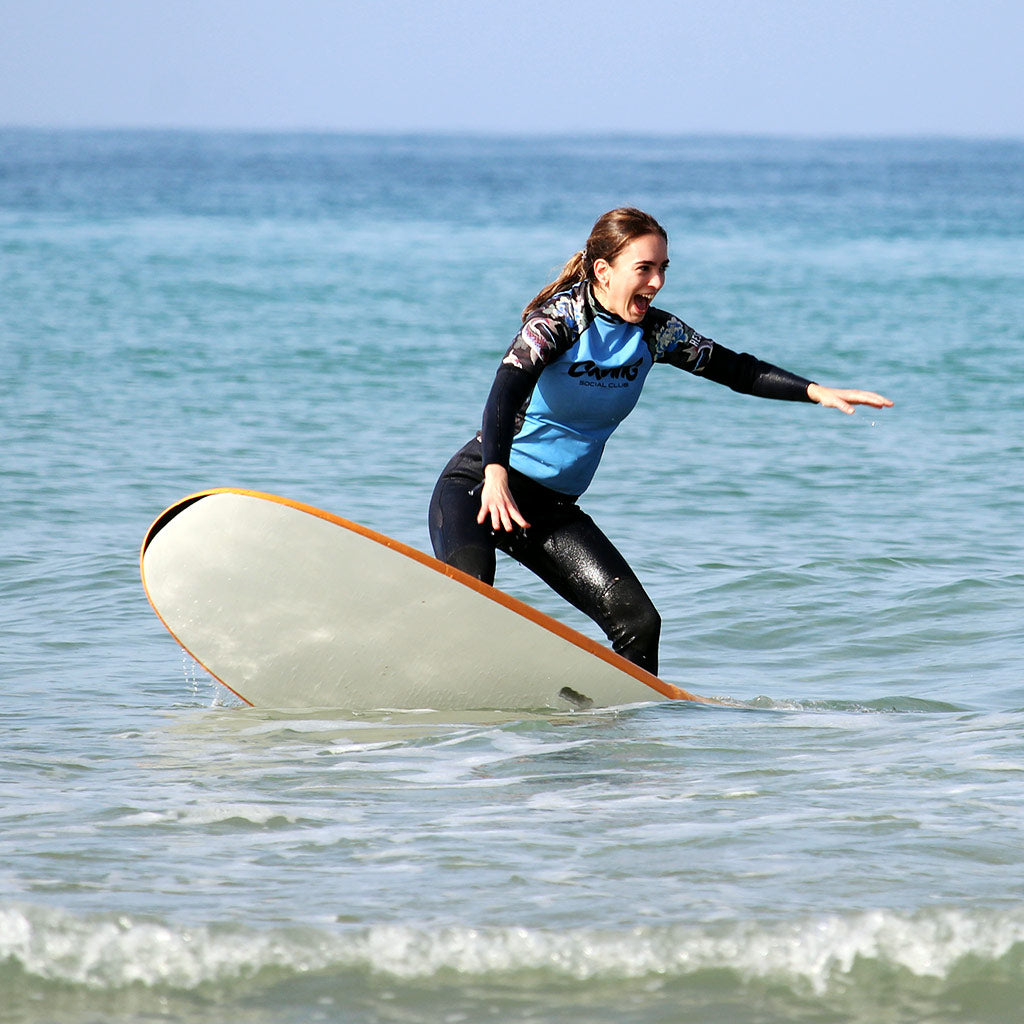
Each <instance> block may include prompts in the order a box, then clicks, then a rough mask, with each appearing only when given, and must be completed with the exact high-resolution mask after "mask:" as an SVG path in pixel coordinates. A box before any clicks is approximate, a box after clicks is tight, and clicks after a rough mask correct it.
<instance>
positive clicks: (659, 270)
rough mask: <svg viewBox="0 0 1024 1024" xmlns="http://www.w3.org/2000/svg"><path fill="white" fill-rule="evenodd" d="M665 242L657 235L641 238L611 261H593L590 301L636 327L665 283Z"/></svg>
mask: <svg viewBox="0 0 1024 1024" xmlns="http://www.w3.org/2000/svg"><path fill="white" fill-rule="evenodd" d="M666 270H668V243H667V242H666V241H665V239H664V238H662V237H661V235H654V234H651V235H641V236H640V237H639V238H634V239H633V240H632V241H631V242H629V243H627V244H626V246H625V248H623V249H622V251H621V252H619V254H618V255H617V256H615V257H614V258H613V259H612V260H611V262H609V261H608V260H602V259H598V260H595V261H594V298H596V299H597V301H598V302H600V303H601V305H602V306H604V308H605V309H607V310H608V312H609V313H614V314H615V315H616V316H620V317H622V319H623V320H626V321H628V322H629V323H631V324H638V323H640V321H641V320H643V318H644V317H645V316H646V315H647V310H648V309H649V308H650V305H651V302H652V300H653V299H654V296H655V295H657V294H658V292H659V291H661V288H662V285H664V283H665V271H666Z"/></svg>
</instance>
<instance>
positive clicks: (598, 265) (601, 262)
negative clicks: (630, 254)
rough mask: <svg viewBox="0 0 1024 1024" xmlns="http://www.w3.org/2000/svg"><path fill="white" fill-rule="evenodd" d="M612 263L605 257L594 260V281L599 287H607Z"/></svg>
mask: <svg viewBox="0 0 1024 1024" xmlns="http://www.w3.org/2000/svg"><path fill="white" fill-rule="evenodd" d="M611 269H612V265H611V264H610V263H609V262H608V261H607V260H605V259H600V258H598V259H596V260H594V281H595V283H596V284H597V285H599V286H600V287H601V288H607V287H608V275H609V273H610V272H611Z"/></svg>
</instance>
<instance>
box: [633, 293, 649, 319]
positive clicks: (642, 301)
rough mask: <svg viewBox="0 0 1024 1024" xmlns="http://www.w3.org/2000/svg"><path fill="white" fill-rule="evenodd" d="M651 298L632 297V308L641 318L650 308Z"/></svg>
mask: <svg viewBox="0 0 1024 1024" xmlns="http://www.w3.org/2000/svg"><path fill="white" fill-rule="evenodd" d="M651 298H652V296H650V295H634V296H633V308H634V309H635V310H636V311H637V312H638V313H639V314H640V315H641V316H643V315H644V314H645V313H646V312H647V310H648V309H650V308H651Z"/></svg>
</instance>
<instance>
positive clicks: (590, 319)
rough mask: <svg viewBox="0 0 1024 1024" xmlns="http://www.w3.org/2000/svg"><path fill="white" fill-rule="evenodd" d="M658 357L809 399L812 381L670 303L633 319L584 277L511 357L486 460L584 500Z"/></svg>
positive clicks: (488, 417) (489, 419) (729, 382)
mask: <svg viewBox="0 0 1024 1024" xmlns="http://www.w3.org/2000/svg"><path fill="white" fill-rule="evenodd" d="M661 362H664V363H670V364H671V365H673V366H677V367H679V368H680V369H684V370H688V371H689V372H690V373H694V374H698V375H702V376H707V377H708V378H710V379H711V380H715V381H717V382H718V383H720V384H725V385H726V386H728V387H731V388H732V389H733V390H735V391H739V392H742V393H745V394H753V395H761V396H763V397H768V398H781V399H788V400H792V401H801V400H802V401H810V399H808V398H807V385H808V384H809V383H810V381H808V380H805V379H804V378H802V377H797V376H796V375H794V374H791V373H789V372H788V371H786V370H781V369H779V368H778V367H776V366H772V365H771V364H768V363H764V362H762V361H761V360H759V359H755V358H754V357H753V356H750V355H746V354H743V355H738V354H737V353H735V352H732V351H730V350H729V349H726V348H724V347H723V346H720V345H716V344H715V343H714V342H712V341H711V339H710V338H705V337H703V336H702V335H700V334H698V333H697V332H696V331H695V330H693V328H692V327H688V326H687V325H686V324H684V323H683V322H682V320H680V319H678V317H675V316H673V315H672V314H670V313H666V312H664V311H663V310H659V309H654V308H650V309H648V311H647V313H646V315H645V316H644V318H643V320H642V321H641V322H640V323H639V324H633V323H629V322H628V321H626V320H623V319H621V318H620V317H618V316H615V315H614V314H612V313H609V312H608V311H607V310H605V309H604V308H603V307H602V306H601V305H600V304H599V303H598V302H597V301H596V300H595V299H594V297H593V295H592V293H591V290H590V287H589V286H588V285H587V284H586V283H585V282H581V283H579V284H577V285H575V286H574V287H573V288H572V289H570V290H569V291H566V292H561V293H559V294H558V295H555V296H553V297H552V298H551V299H550V300H549V301H548V302H547V303H546V304H545V305H544V306H542V307H541V308H540V309H538V310H536V311H535V312H533V313H532V314H531V315H530V316H529V317H528V318H527V319H526V321H525V322H524V324H523V326H522V328H521V330H520V331H519V333H518V334H517V335H516V337H515V339H514V340H513V342H512V344H511V346H510V347H509V349H508V351H507V353H506V354H505V358H504V359H503V360H502V363H501V366H500V367H499V368H498V372H497V375H496V377H495V381H494V385H493V387H492V388H491V393H490V396H489V397H488V400H487V405H486V407H485V409H484V420H483V428H482V430H481V434H480V436H481V440H482V442H483V461H484V465H487V464H490V463H498V464H500V465H503V466H506V467H511V468H512V469H515V470H517V471H518V472H520V473H523V474H524V475H526V476H528V477H530V478H531V479H533V480H536V481H537V482H538V483H541V484H543V485H544V486H545V487H549V488H550V489H551V490H554V491H558V492H559V493H562V494H568V495H572V496H574V497H578V496H579V495H581V494H582V493H583V492H584V491H585V490H586V489H587V488H588V487H589V486H590V482H591V480H592V479H593V477H594V474H595V473H596V472H597V467H598V464H599V463H600V461H601V455H602V454H603V452H604V446H605V443H606V442H607V441H608V438H609V437H611V435H612V433H613V432H614V430H615V428H616V427H617V426H618V425H619V423H621V422H622V420H623V419H624V418H625V417H626V416H627V415H628V414H629V413H630V412H632V410H633V408H634V406H635V405H636V403H637V401H638V399H639V398H640V392H641V390H642V389H643V386H644V381H645V380H646V379H647V374H648V373H649V372H650V369H651V367H652V366H653V365H654V364H655V363H661Z"/></svg>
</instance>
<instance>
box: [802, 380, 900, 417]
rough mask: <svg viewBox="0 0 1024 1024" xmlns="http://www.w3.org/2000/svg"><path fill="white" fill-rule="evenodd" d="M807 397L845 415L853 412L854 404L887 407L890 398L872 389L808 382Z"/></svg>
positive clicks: (890, 403) (890, 400) (889, 403)
mask: <svg viewBox="0 0 1024 1024" xmlns="http://www.w3.org/2000/svg"><path fill="white" fill-rule="evenodd" d="M807 397H808V398H809V399H810V400H811V401H812V402H817V404H818V405H823V406H825V408H826V409H838V410H839V411H840V412H845V413H847V415H849V414H850V413H852V412H853V407H854V406H855V405H870V406H873V407H874V408H875V409H888V408H890V407H891V406H892V399H889V398H886V397H885V396H884V395H878V394H875V392H874V391H860V390H858V389H857V388H827V387H824V386H823V385H821V384H808V385H807Z"/></svg>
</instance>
